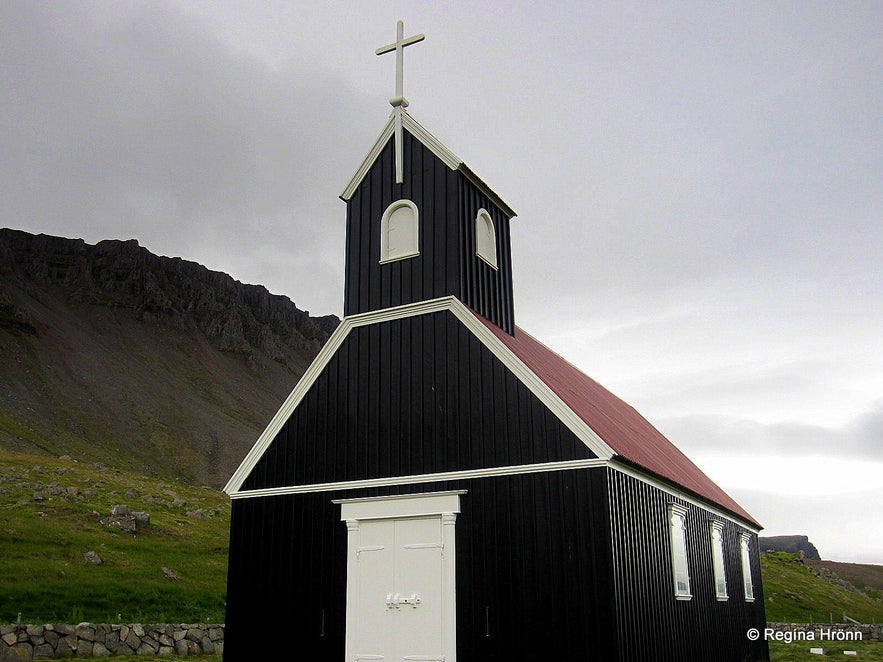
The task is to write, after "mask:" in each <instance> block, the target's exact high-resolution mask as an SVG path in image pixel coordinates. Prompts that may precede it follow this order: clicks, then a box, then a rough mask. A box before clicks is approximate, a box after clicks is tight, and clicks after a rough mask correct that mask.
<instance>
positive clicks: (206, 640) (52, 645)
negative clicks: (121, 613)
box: [0, 623, 224, 662]
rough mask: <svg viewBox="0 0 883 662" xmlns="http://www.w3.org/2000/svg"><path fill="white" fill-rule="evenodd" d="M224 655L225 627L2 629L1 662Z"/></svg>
mask: <svg viewBox="0 0 883 662" xmlns="http://www.w3.org/2000/svg"><path fill="white" fill-rule="evenodd" d="M223 652H224V626H223V625H204V624H201V625H185V624H180V625H169V624H157V625H140V624H134V625H95V624H92V623H80V624H79V625H63V624H61V623H59V624H55V625H4V626H2V627H0V662H30V661H31V660H55V659H61V658H71V657H109V656H111V655H172V656H174V655H177V656H179V657H183V656H187V655H198V654H203V653H223Z"/></svg>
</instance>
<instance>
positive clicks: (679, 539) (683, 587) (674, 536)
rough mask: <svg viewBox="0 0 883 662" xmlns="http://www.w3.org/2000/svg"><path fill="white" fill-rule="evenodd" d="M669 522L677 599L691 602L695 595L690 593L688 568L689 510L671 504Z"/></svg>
mask: <svg viewBox="0 0 883 662" xmlns="http://www.w3.org/2000/svg"><path fill="white" fill-rule="evenodd" d="M668 522H669V532H670V534H671V535H670V538H671V565H672V573H673V575H674V587H675V597H676V598H677V599H678V600H689V599H690V598H692V597H693V595H692V594H691V593H690V572H689V569H688V567H687V509H686V508H684V507H683V506H681V505H679V504H676V503H672V504H669V507H668Z"/></svg>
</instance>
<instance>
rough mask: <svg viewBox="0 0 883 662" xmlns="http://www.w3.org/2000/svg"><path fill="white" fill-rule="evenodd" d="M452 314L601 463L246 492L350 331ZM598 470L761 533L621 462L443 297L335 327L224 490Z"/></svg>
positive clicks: (370, 483) (239, 494) (354, 484)
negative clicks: (261, 462)
mask: <svg viewBox="0 0 883 662" xmlns="http://www.w3.org/2000/svg"><path fill="white" fill-rule="evenodd" d="M442 311H450V312H451V313H452V314H453V315H454V316H455V317H456V318H457V319H458V320H459V321H460V322H462V323H463V325H464V326H465V327H466V328H467V330H469V331H470V332H472V333H473V334H474V335H475V336H476V337H477V338H478V339H479V341H481V343H482V344H483V345H484V346H485V347H487V348H488V349H489V350H490V352H491V353H492V354H493V355H494V356H496V357H497V358H498V359H499V360H500V361H501V362H502V363H503V365H505V366H506V367H507V368H508V369H509V370H511V371H512V373H513V374H514V375H515V377H516V378H517V379H519V380H520V381H521V383H523V384H524V385H525V386H527V388H528V389H529V390H530V391H531V393H533V394H534V395H536V396H537V398H539V400H540V401H541V402H542V403H543V404H544V405H546V406H547V407H548V408H549V409H550V410H551V411H552V413H553V414H555V415H556V416H557V417H558V418H559V419H560V420H561V421H562V422H563V423H564V424H565V425H566V426H567V428H568V429H569V430H571V431H572V432H573V433H574V434H575V435H576V436H577V438H578V439H580V440H581V441H582V442H583V443H584V444H585V445H586V447H587V448H589V450H590V451H591V452H592V453H593V454H594V455H595V456H596V457H597V459H586V460H572V461H566V462H551V463H541V464H528V465H520V466H509V467H494V468H483V469H471V470H464V471H454V472H443V473H433V474H421V475H416V476H394V477H389V478H378V479H373V480H354V481H343V482H333V483H317V484H311V485H295V486H284V487H273V488H264V489H257V490H242V489H241V488H242V484H243V483H244V482H245V479H246V478H248V475H249V474H250V473H251V471H252V470H253V469H254V467H255V465H257V463H258V461H259V460H260V458H261V456H262V455H263V454H264V452H265V451H266V450H267V448H268V447H269V446H270V444H271V443H272V442H273V439H275V437H276V435H277V434H279V431H280V430H281V429H282V427H283V426H284V425H285V422H286V421H287V420H288V418H289V417H290V416H291V414H292V413H294V410H295V409H296V408H297V406H298V405H299V404H300V402H301V400H303V398H304V397H305V396H306V394H307V392H308V391H309V389H310V388H311V387H312V385H313V383H314V382H315V381H316V380H317V379H318V378H319V376H320V375H321V374H322V372H323V371H324V369H325V367H326V366H327V365H328V363H329V362H330V361H331V359H332V358H333V357H334V355H335V354H336V353H337V350H338V349H340V346H341V345H342V344H343V343H344V341H345V340H346V338H347V337H348V336H349V333H350V331H352V330H353V329H355V328H358V327H361V326H367V325H370V324H379V323H382V322H388V321H391V320H398V319H404V318H407V317H414V316H418V315H429V314H432V313H437V312H442ZM594 466H608V467H609V468H611V469H614V470H616V471H619V472H621V473H624V474H626V475H629V476H632V477H633V478H637V479H638V480H640V481H642V482H644V483H647V484H649V485H652V486H654V487H657V488H659V489H661V490H663V491H664V492H666V493H668V494H670V495H672V496H677V497H678V498H681V499H684V500H685V501H688V502H690V503H692V504H693V505H696V506H699V507H700V508H704V509H705V510H707V511H709V512H711V513H713V514H715V515H716V516H718V517H721V518H724V519H726V520H728V521H730V522H733V523H734V524H736V525H737V526H740V527H742V528H744V529H747V530H749V531H752V532H753V533H759V532H760V529H759V528H758V527H755V526H754V525H752V524H751V523H749V522H747V521H745V520H742V519H740V518H738V517H737V516H735V515H733V514H731V513H729V512H728V511H725V510H723V509H722V508H719V507H717V506H715V505H714V504H712V503H710V502H706V501H704V500H702V499H699V498H695V497H692V496H689V495H687V494H685V493H684V492H682V491H681V490H680V489H678V488H677V487H675V486H672V485H669V484H667V483H665V482H663V481H662V480H659V479H657V478H655V477H653V476H651V475H649V474H647V473H645V472H642V471H640V470H638V469H636V468H634V467H632V466H630V465H627V464H625V463H623V462H620V461H618V460H617V459H616V453H615V452H614V451H613V449H612V448H611V447H610V446H608V445H607V443H606V442H605V441H604V440H603V439H601V437H600V436H599V435H598V434H597V433H596V432H595V431H594V430H593V429H592V428H591V427H590V426H589V425H588V424H586V423H585V421H583V420H582V419H581V418H579V417H578V416H577V415H576V413H574V411H573V410H572V409H570V407H568V406H567V405H566V404H565V403H564V401H563V400H561V398H560V397H559V396H558V395H557V394H555V393H554V392H553V391H552V389H551V388H549V386H548V385H547V384H546V383H545V382H543V381H542V380H541V379H540V378H539V377H537V375H536V374H535V373H534V372H533V371H532V370H531V369H530V368H529V367H528V366H527V365H525V364H524V363H523V362H522V361H521V359H519V358H518V357H517V356H515V354H514V353H513V352H512V350H510V349H509V348H508V347H506V345H505V344H504V343H503V341H501V340H500V339H499V338H497V336H496V335H494V333H493V332H492V331H491V330H490V329H488V328H487V327H486V326H485V325H484V324H482V322H481V321H480V320H479V319H478V318H477V317H476V316H475V314H474V313H472V311H471V310H469V308H467V307H466V306H465V305H464V304H463V303H462V302H460V301H459V300H458V299H457V298H456V297H452V296H448V297H440V298H438V299H430V300H428V301H420V302H417V303H409V304H405V305H402V306H396V307H393V308H385V309H382V310H373V311H369V312H366V313H358V314H356V315H350V316H348V317H345V318H344V319H343V320H342V321H341V323H340V325H339V326H338V327H337V329H335V331H334V333H332V334H331V337H330V338H329V339H328V341H327V342H326V343H325V346H324V347H323V348H322V349H321V351H320V352H319V354H318V355H317V356H316V358H315V359H314V360H313V363H312V364H310V366H309V367H308V368H307V370H306V372H304V374H303V376H302V377H301V379H300V381H298V383H297V384H296V385H295V387H294V389H293V390H292V391H291V393H290V394H289V395H288V397H287V398H286V399H285V401H284V402H283V403H282V406H281V407H280V408H279V410H278V411H277V412H276V415H275V416H273V418H272V420H271V421H270V423H269V424H268V425H267V427H266V429H265V430H264V431H263V433H261V435H260V437H258V439H257V441H255V443H254V445H253V446H252V448H251V450H250V451H249V452H248V454H247V455H246V456H245V458H244V459H243V460H242V463H241V464H240V465H239V467H238V468H237V469H236V471H235V472H234V473H233V475H232V476H231V477H230V480H229V481H228V482H227V485H225V486H224V492H225V493H226V494H228V495H229V496H230V497H231V498H233V499H241V498H251V497H262V496H276V495H282V494H303V493H307V492H324V491H332V490H349V489H361V488H367V487H382V486H391V485H406V484H410V483H429V482H435V481H442V480H465V479H469V478H482V477H486V476H491V475H515V474H517V473H529V472H533V471H561V470H568V469H580V468H591V467H594Z"/></svg>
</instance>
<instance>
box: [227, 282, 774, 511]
mask: <svg viewBox="0 0 883 662" xmlns="http://www.w3.org/2000/svg"><path fill="white" fill-rule="evenodd" d="M440 311H449V312H451V313H452V314H453V315H454V316H455V317H456V318H457V319H459V320H460V321H461V322H462V323H463V324H464V325H465V326H466V328H467V329H469V330H470V331H471V332H472V333H473V334H474V335H475V336H476V337H477V338H478V339H479V340H480V341H481V342H482V344H484V346H485V347H487V348H488V350H490V352H491V353H492V354H494V356H496V357H497V358H498V359H499V360H500V361H501V362H502V363H503V365H504V366H506V368H507V369H509V370H511V371H512V373H513V374H514V375H515V376H516V377H518V379H519V380H521V382H522V383H524V384H525V385H526V386H527V387H528V388H529V389H530V390H531V392H532V393H533V394H534V395H536V396H537V397H538V398H539V399H540V401H541V402H543V403H544V404H545V405H546V406H547V407H549V409H550V410H551V411H552V412H553V413H554V414H555V416H557V417H558V419H559V420H561V422H562V423H563V424H564V425H565V426H566V427H567V428H568V429H570V430H571V431H572V432H573V433H574V434H575V435H576V436H577V438H578V439H580V440H581V441H582V442H583V443H584V444H585V445H586V446H587V447H588V448H589V449H590V450H591V451H592V453H593V454H594V455H595V456H596V457H597V458H599V460H600V461H602V462H612V463H613V464H614V465H616V464H618V465H619V466H620V467H623V469H627V468H629V467H633V468H636V469H638V474H639V475H650V476H652V477H655V478H658V479H661V480H662V482H663V483H668V484H671V485H675V486H677V487H679V488H680V489H682V490H684V491H685V492H687V493H690V494H692V495H694V496H696V497H698V498H699V499H700V500H701V501H702V502H705V503H707V504H710V505H711V506H716V507H718V508H720V509H722V511H723V512H727V513H730V514H732V515H734V516H736V517H738V518H739V519H740V520H742V521H744V522H748V523H750V524H751V525H753V526H755V527H757V528H758V529H760V528H761V526H760V524H758V523H757V521H756V520H755V519H754V518H753V517H751V515H749V514H748V513H747V512H746V511H745V510H744V509H743V508H742V507H741V506H740V505H739V504H738V503H736V502H735V501H734V500H733V499H732V498H731V497H730V496H729V495H728V494H727V493H726V492H724V491H723V490H722V489H721V488H720V487H718V486H717V485H716V484H715V483H714V482H713V481H712V480H711V479H710V478H709V477H708V476H706V475H705V474H704V473H703V472H702V471H701V470H700V469H699V468H698V467H697V466H696V465H695V464H693V463H692V462H691V461H690V460H689V459H688V458H687V456H686V455H684V454H683V453H682V452H681V451H680V450H678V449H677V448H676V447H675V446H674V444H672V443H671V442H670V441H669V440H668V439H666V438H665V436H663V435H662V433H661V432H659V431H658V430H657V429H656V428H654V427H653V426H652V425H651V424H650V422H649V421H647V419H645V418H644V417H643V416H641V415H640V414H639V413H638V412H637V411H636V410H635V409H634V408H633V407H631V406H630V405H628V404H626V403H625V402H623V401H622V400H621V399H620V398H618V397H616V396H615V395H613V394H612V393H611V392H610V391H608V390H607V389H605V388H604V387H603V386H601V385H600V384H598V383H597V382H596V381H594V380H593V379H591V378H590V377H588V376H587V375H586V374H585V373H583V372H581V371H580V370H579V369H578V368H577V367H576V366H574V365H573V364H572V363H570V362H568V361H566V360H565V359H564V358H562V357H561V356H559V355H558V354H556V353H555V352H553V351H552V350H551V349H549V348H548V347H546V346H545V345H543V344H542V343H541V342H540V341H538V340H537V339H536V338H534V337H533V336H531V335H530V334H528V333H527V332H525V331H524V330H522V329H520V328H516V332H515V336H510V335H509V334H508V333H506V332H505V331H503V330H502V329H500V328H499V327H498V326H497V325H496V324H494V323H493V322H491V321H489V320H487V319H485V318H484V317H482V316H481V315H480V314H478V313H476V312H475V311H474V310H472V309H471V308H469V307H468V306H466V305H464V304H463V303H462V302H461V301H460V300H458V299H457V298H456V297H452V296H447V297H441V298H439V299H432V300H429V301H421V302H417V303H412V304H406V305H404V306H398V307H396V308H388V309H383V310H376V311H371V312H366V313H359V314H357V315H350V316H348V317H345V318H344V319H343V320H342V321H341V323H340V325H339V326H338V327H337V329H336V330H335V331H334V333H333V334H332V335H331V337H330V338H329V339H328V342H327V343H326V344H325V346H324V347H323V348H322V350H321V351H320V352H319V354H318V355H317V356H316V358H315V359H314V360H313V363H312V364H311V365H310V367H309V368H307V371H306V372H305V373H304V375H303V377H301V379H300V381H299V382H298V383H297V385H296V386H295V387H294V389H293V390H292V392H291V393H290V394H289V396H288V398H286V400H285V402H283V404H282V406H281V407H280V408H279V411H277V412H276V415H275V416H274V417H273V419H272V420H271V421H270V423H269V424H268V425H267V427H266V429H265V430H264V432H263V433H262V434H261V436H260V437H259V438H258V440H257V441H256V442H255V444H254V446H253V447H252V448H251V450H250V451H249V453H248V454H247V455H246V457H245V458H244V459H243V461H242V463H241V464H240V465H239V468H238V469H237V470H236V471H235V472H234V474H233V475H232V476H231V477H230V480H229V482H228V483H227V485H226V486H225V487H224V492H226V493H227V494H229V495H230V496H233V497H234V498H235V496H236V495H237V494H239V493H240V490H241V488H242V484H243V482H244V481H245V479H246V478H247V476H248V475H249V473H251V471H252V469H253V468H254V467H255V465H256V464H257V462H258V461H259V460H260V458H261V456H263V454H264V452H266V450H267V448H268V447H269V446H270V444H271V443H272V442H273V440H274V439H275V437H276V435H277V434H278V432H279V431H280V429H281V428H282V426H283V425H284V423H285V422H286V421H287V420H288V417H289V416H291V414H292V413H293V412H294V410H295V408H297V406H298V405H299V404H300V401H301V399H302V398H303V397H304V396H305V395H306V393H307V391H308V390H309V389H310V388H311V387H312V385H313V383H314V382H315V381H316V379H317V378H318V377H319V375H320V374H321V373H322V371H323V370H324V369H325V366H326V365H327V364H328V362H329V361H330V360H331V358H332V357H333V356H334V354H335V353H336V352H337V350H338V349H339V348H340V346H341V345H342V344H343V341H344V340H345V339H346V337H347V336H348V335H349V333H350V331H351V330H352V329H354V328H357V327H360V326H365V325H368V324H376V323H380V322H385V321H389V320H394V319H401V318H405V317H410V316H413V315H425V314H430V313H434V312H440ZM399 478H405V477H399ZM400 482H401V481H400ZM404 482H407V481H404ZM306 487H309V486H306ZM313 487H316V488H318V487H323V489H324V487H327V486H313ZM284 491H285V490H284V489H283V490H268V491H267V492H268V493H271V492H272V493H275V492H279V493H281V492H284Z"/></svg>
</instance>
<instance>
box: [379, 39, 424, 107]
mask: <svg viewBox="0 0 883 662" xmlns="http://www.w3.org/2000/svg"><path fill="white" fill-rule="evenodd" d="M424 39H426V36H425V35H422V34H418V35H415V36H413V37H408V38H407V39H405V23H404V22H403V21H399V22H398V23H397V24H396V40H395V41H394V42H393V43H391V44H387V45H386V46H381V47H380V48H378V49H377V50H376V51H375V53H377V55H383V54H384V53H391V52H392V51H395V52H396V95H395V96H394V97H393V98H392V99H390V100H389V103H390V104H392V107H393V108H396V107H398V106H407V105H408V101H407V99H405V96H404V92H402V87H403V84H402V77H403V75H402V70H403V68H404V67H403V65H404V60H405V46H410V45H411V44H416V43H417V42H418V41H423V40H424Z"/></svg>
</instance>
